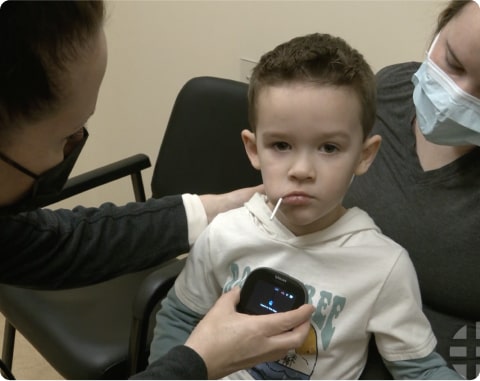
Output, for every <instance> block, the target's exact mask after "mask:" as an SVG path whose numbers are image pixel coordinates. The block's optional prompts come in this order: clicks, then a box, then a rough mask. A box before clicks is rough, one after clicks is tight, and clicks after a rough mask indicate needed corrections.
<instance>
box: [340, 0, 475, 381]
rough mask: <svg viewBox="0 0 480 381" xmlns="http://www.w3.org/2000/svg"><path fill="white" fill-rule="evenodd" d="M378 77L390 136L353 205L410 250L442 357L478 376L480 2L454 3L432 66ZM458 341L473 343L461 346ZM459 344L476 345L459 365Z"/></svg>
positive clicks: (350, 199)
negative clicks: (456, 341)
mask: <svg viewBox="0 0 480 381" xmlns="http://www.w3.org/2000/svg"><path fill="white" fill-rule="evenodd" d="M377 80H378V86H377V89H378V103H377V121H376V125H375V128H374V131H373V133H375V134H380V135H382V140H383V142H382V147H381V148H380V150H379V153H378V155H377V157H376V159H375V161H374V163H373V164H372V166H371V167H370V170H369V172H368V173H367V174H366V175H365V176H362V177H359V178H357V179H355V181H354V182H353V184H352V187H351V188H350V192H349V194H348V195H347V197H346V199H345V205H346V206H353V205H356V206H359V207H361V208H363V209H365V210H366V211H367V212H368V213H369V214H370V215H371V216H372V218H373V219H374V220H375V221H376V223H377V224H378V225H379V226H380V228H381V229H382V231H383V233H385V234H386V235H388V236H390V237H391V238H393V239H394V240H396V241H397V242H398V243H400V244H401V245H402V246H404V247H405V248H406V249H407V250H408V252H409V254H410V256H411V258H412V260H413V262H414V264H415V268H416V270H417V274H418V277H419V281H420V287H421V291H422V298H423V302H424V304H425V312H426V314H427V316H428V317H429V319H430V321H431V323H432V326H433V328H434V331H435V334H436V336H437V338H438V341H439V346H438V352H439V353H440V354H441V355H443V357H444V358H445V359H447V360H449V362H450V364H451V365H455V366H456V369H457V370H458V371H459V372H460V373H463V374H464V375H466V373H465V365H466V368H467V370H468V375H467V376H468V377H469V378H471V377H474V376H475V375H476V374H478V372H479V369H478V367H479V366H480V365H477V364H475V356H476V355H475V333H474V330H475V322H478V321H480V304H479V303H478V301H479V300H480V286H479V283H478V280H477V279H478V271H479V269H480V256H479V248H480V234H479V233H478V232H479V230H480V215H479V214H478V212H477V210H478V206H479V205H480V192H479V190H480V148H479V147H478V146H480V6H479V5H478V3H477V2H475V1H468V0H464V1H452V2H450V3H449V4H448V6H447V7H446V8H445V10H444V11H443V12H442V13H441V14H440V16H439V19H438V25H437V28H436V31H435V37H434V40H433V42H432V44H431V46H430V49H429V51H428V53H427V57H426V59H425V62H424V63H423V64H422V65H420V64H419V63H414V62H410V63H404V64H399V65H393V66H390V67H387V68H384V69H383V70H381V71H380V72H379V73H378V74H377ZM477 324H478V323H477ZM463 329H465V334H463V333H462V332H463V331H462V330H463ZM477 335H478V331H477ZM464 336H465V337H464ZM457 338H462V339H463V338H465V339H466V340H467V341H466V342H465V341H464V342H463V343H462V344H455V341H454V339H457ZM456 345H461V346H463V347H464V348H468V349H466V350H467V353H465V354H464V355H460V358H457V359H455V358H454V357H455V353H454V351H453V352H452V351H451V348H452V347H455V346H456ZM459 353H460V352H459ZM476 361H477V363H478V357H477V360H476ZM458 364H460V366H458ZM475 367H477V369H476V370H475Z"/></svg>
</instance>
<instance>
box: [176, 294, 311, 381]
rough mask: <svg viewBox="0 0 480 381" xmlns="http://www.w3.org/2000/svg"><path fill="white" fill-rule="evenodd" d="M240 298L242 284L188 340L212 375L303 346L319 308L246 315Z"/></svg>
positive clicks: (273, 358)
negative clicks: (240, 309)
mask: <svg viewBox="0 0 480 381" xmlns="http://www.w3.org/2000/svg"><path fill="white" fill-rule="evenodd" d="M239 300H240V289H239V288H235V289H234V290H232V291H230V292H228V293H226V294H224V295H222V297H221V298H220V299H218V301H217V302H216V303H215V305H214V306H213V307H212V309H211V310H210V311H209V312H208V314H207V315H206V316H205V317H204V318H203V319H202V320H201V321H200V323H199V324H198V325H197V327H196V328H195V330H194V331H193V332H192V334H191V335H190V337H189V338H188V340H187V342H186V343H185V345H187V346H189V347H190V348H192V349H194V350H195V351H196V352H197V353H198V354H199V355H200V356H201V357H202V358H203V360H204V361H205V364H206V366H207V369H208V378H210V379H214V378H220V377H223V376H226V375H227V374H230V373H232V372H234V371H237V370H240V369H245V368H250V367H252V366H254V365H256V364H259V363H261V362H265V361H275V360H279V359H281V358H282V357H284V356H285V355H286V354H287V352H288V351H289V350H290V349H293V348H297V347H299V346H301V345H302V343H303V341H304V340H305V338H306V336H307V334H308V331H309V328H310V317H311V315H312V313H313V312H314V310H315V309H314V307H313V306H312V305H309V304H306V305H303V306H301V307H300V308H298V309H296V310H293V311H289V312H282V313H277V314H269V315H245V314H241V313H238V312H236V308H235V306H236V305H237V304H238V302H239Z"/></svg>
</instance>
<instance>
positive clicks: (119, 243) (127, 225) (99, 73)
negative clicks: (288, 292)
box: [0, 1, 313, 378]
mask: <svg viewBox="0 0 480 381" xmlns="http://www.w3.org/2000/svg"><path fill="white" fill-rule="evenodd" d="M103 20H104V4H103V2H101V1H78V2H76V1H68V2H11V1H7V2H4V3H3V4H2V6H1V8H0V184H1V185H0V186H1V188H0V247H1V253H0V268H1V270H2V271H1V274H0V282H2V283H8V284H14V285H19V286H28V287H33V288H44V289H45V288H47V289H59V288H64V287H76V286H83V285H87V284H92V283H94V282H99V281H103V280H106V279H109V278H111V277H114V276H117V275H120V274H124V273H127V272H133V271H138V270H140V269H143V268H146V267H148V266H153V265H156V264H159V263H161V262H162V261H164V260H166V259H169V258H172V257H174V256H176V255H178V254H181V253H183V252H185V251H187V250H188V249H189V246H190V244H191V243H192V242H193V241H194V240H195V238H196V236H197V235H198V233H199V232H200V231H201V230H202V229H203V228H204V227H205V226H206V224H207V222H208V221H210V220H211V219H212V218H213V217H214V216H215V215H216V214H217V213H218V212H220V211H224V210H227V209H230V208H232V207H236V206H239V205H241V204H242V203H243V201H244V200H246V199H248V198H249V197H250V196H251V194H252V193H253V192H254V191H255V188H251V189H244V190H239V191H235V192H232V193H229V194H225V195H217V196H215V195H204V196H200V197H199V196H193V195H183V196H180V195H179V196H172V197H167V198H164V199H160V200H149V201H147V202H146V203H141V204H140V203H131V204H128V205H126V206H124V207H116V206H113V205H111V204H105V205H102V206H101V207H100V208H83V207H77V208H75V209H74V210H72V211H68V210H59V211H50V210H42V209H37V208H36V206H37V205H38V204H39V202H40V201H41V200H42V199H43V198H45V197H48V196H49V195H51V194H52V193H55V192H58V191H60V190H61V189H62V187H63V185H64V184H65V181H66V180H67V178H68V175H69V174H70V171H71V169H72V167H73V165H74V164H75V160H76V158H77V157H78V155H79V154H80V151H81V149H82V147H83V145H84V144H85V142H86V140H87V138H88V132H87V130H86V129H85V128H84V125H85V124H86V122H87V120H88V119H89V117H90V116H91V115H92V114H93V112H94V109H95V105H96V101H97V96H98V91H99V87H100V84H101V82H102V79H103V76H104V73H105V68H106V61H107V49H106V41H105V34H104V31H103ZM131 226H134V229H132V228H131ZM87 237H88V239H87ZM98 247H103V248H104V249H103V250H98V249H97V248H98ZM159 247H161V248H163V251H162V252H160V253H159V252H158V251H159V250H158V248H159ZM132 248H134V249H135V250H132ZM238 299H239V294H238V290H236V291H234V292H232V293H230V294H228V295H225V297H224V298H223V300H221V301H219V303H218V304H217V305H216V306H215V307H214V308H213V309H212V311H211V313H210V314H209V315H208V316H206V318H205V320H204V321H203V322H202V323H201V324H200V325H199V327H198V330H196V332H194V333H193V334H192V336H191V337H190V339H189V340H188V341H187V343H186V345H185V346H181V347H178V348H176V349H175V352H174V353H171V354H169V355H167V357H166V358H163V359H160V360H159V361H158V362H157V363H155V364H153V365H152V368H151V370H150V373H149V374H148V375H144V376H142V375H139V376H138V377H140V378H142V377H152V378H153V377H154V378H206V377H221V376H222V375H224V374H227V373H230V372H232V371H233V370H236V369H239V368H243V367H245V366H248V365H253V364H255V363H257V362H260V361H264V360H266V359H273V358H279V357H281V356H282V355H284V353H286V351H288V349H290V348H292V347H296V346H299V345H300V344H301V343H302V341H303V339H304V338H305V336H306V334H307V332H308V325H309V323H308V320H309V317H310V314H311V313H312V310H313V307H311V306H303V307H302V308H300V309H298V310H296V311H292V312H290V313H287V314H279V315H276V316H268V317H258V316H257V317H251V316H245V315H241V314H238V313H236V312H235V305H236V303H237V302H238ZM226 317H228V319H226ZM212 331H215V332H217V334H216V337H217V338H219V340H216V341H215V342H211V341H209V339H210V338H211V337H212V335H211V332H212ZM219 332H224V334H222V335H221V334H219ZM172 359H173V361H172Z"/></svg>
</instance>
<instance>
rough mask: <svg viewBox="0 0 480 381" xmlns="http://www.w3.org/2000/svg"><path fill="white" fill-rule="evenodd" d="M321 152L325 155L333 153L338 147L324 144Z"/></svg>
mask: <svg viewBox="0 0 480 381" xmlns="http://www.w3.org/2000/svg"><path fill="white" fill-rule="evenodd" d="M320 151H321V152H325V153H329V154H330V153H335V152H337V151H338V147H337V146H336V145H334V144H324V145H322V146H321V147H320Z"/></svg>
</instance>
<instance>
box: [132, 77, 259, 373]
mask: <svg viewBox="0 0 480 381" xmlns="http://www.w3.org/2000/svg"><path fill="white" fill-rule="evenodd" d="M247 91H248V85H247V84H245V83H242V82H237V81H233V80H229V79H222V78H214V77H197V78H193V79H191V80H190V81H188V82H187V83H186V84H185V86H184V87H183V88H182V90H181V91H180V93H179V94H178V96H177V99H176V101H175V104H174V106H173V110H172V114H171V116H170V120H169V122H168V126H167V129H166V131H165V135H164V138H163V141H162V145H161V147H160V151H159V154H158V159H157V162H156V164H155V169H154V173H153V177H152V184H151V185H152V192H153V197H162V196H166V195H171V194H178V193H196V194H204V193H225V192H229V191H231V190H234V189H238V188H243V187H249V186H254V185H258V184H261V182H262V179H261V175H260V172H259V171H257V170H255V169H254V168H253V167H252V166H251V164H250V161H249V160H248V157H247V154H246V152H245V149H244V147H243V143H242V140H241V137H240V132H241V131H242V130H243V129H245V128H248V102H247ZM183 264H184V259H183V260H178V261H175V262H173V263H172V264H171V265H168V266H162V267H161V268H159V269H158V270H156V271H155V272H154V273H152V274H151V275H150V276H148V277H147V279H146V280H145V282H144V283H143V284H142V290H141V291H140V292H139V295H143V296H144V297H145V298H146V299H147V300H148V301H147V300H142V301H141V302H140V303H138V304H136V305H134V323H133V324H134V329H135V335H132V338H134V340H135V341H134V342H132V345H131V353H132V364H131V366H132V369H134V370H135V371H136V372H138V371H140V370H143V369H145V367H146V365H147V358H148V347H149V344H150V341H151V331H152V326H153V324H154V317H155V316H154V315H155V312H156V311H157V310H158V307H159V306H158V304H159V302H160V301H161V299H163V298H164V297H165V296H166V294H167V292H168V290H169V289H170V288H171V286H172V285H173V283H174V282H175V278H176V277H177V275H178V274H179V273H180V271H181V269H182V267H183ZM137 301H140V299H139V298H138V299H137ZM145 349H147V350H145Z"/></svg>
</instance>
